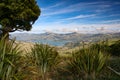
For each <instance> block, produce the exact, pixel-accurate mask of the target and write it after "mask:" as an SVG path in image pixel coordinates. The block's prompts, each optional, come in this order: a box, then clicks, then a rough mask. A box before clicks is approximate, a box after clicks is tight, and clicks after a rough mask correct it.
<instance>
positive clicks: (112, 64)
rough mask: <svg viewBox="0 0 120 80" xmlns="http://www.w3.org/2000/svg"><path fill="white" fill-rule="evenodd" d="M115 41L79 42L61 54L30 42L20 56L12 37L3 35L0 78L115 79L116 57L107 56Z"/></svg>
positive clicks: (0, 54) (8, 79) (117, 60)
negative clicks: (71, 49) (73, 48)
mask: <svg viewBox="0 0 120 80" xmlns="http://www.w3.org/2000/svg"><path fill="white" fill-rule="evenodd" d="M117 43H118V41H116V42H114V43H112V44H108V42H107V43H106V42H99V43H96V44H90V45H88V46H87V47H85V46H84V45H83V48H82V47H80V49H79V50H75V51H74V52H72V53H69V54H66V55H65V56H64V55H61V53H58V52H57V49H56V48H55V47H51V46H49V45H43V44H34V46H32V47H31V49H30V50H27V51H26V54H24V55H23V54H22V51H21V49H20V46H19V45H17V44H16V43H15V40H12V41H11V40H9V41H8V42H5V37H3V38H2V39H1V40H0V80H49V79H51V80H119V79H120V75H119V74H120V72H119V71H120V64H119V63H120V57H119V56H117V55H116V56H112V55H111V56H110V54H111V49H113V48H112V47H111V46H112V45H114V46H116V45H117V46H118V44H117ZM113 50H114V49H113ZM59 54H60V55H59ZM63 54H64V53H63Z"/></svg>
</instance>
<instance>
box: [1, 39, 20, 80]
mask: <svg viewBox="0 0 120 80" xmlns="http://www.w3.org/2000/svg"><path fill="white" fill-rule="evenodd" d="M20 53H21V51H20V50H19V46H18V45H14V41H9V42H7V43H6V42H5V37H3V38H2V39H1V40H0V80H13V79H16V78H17V71H18V67H19V65H18V64H19V60H20Z"/></svg>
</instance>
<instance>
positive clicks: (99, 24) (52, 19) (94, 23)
mask: <svg viewBox="0 0 120 80" xmlns="http://www.w3.org/2000/svg"><path fill="white" fill-rule="evenodd" d="M37 4H38V5H39V7H40V9H41V15H40V17H39V18H38V20H37V21H36V22H35V24H34V25H33V28H32V30H31V31H30V33H41V32H56V33H66V32H79V33H107V32H120V0H37Z"/></svg>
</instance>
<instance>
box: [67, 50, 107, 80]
mask: <svg viewBox="0 0 120 80" xmlns="http://www.w3.org/2000/svg"><path fill="white" fill-rule="evenodd" d="M108 57H109V56H108V55H106V54H103V53H102V52H101V51H100V50H98V49H95V48H94V49H91V48H88V49H82V50H79V51H76V52H73V57H72V58H71V59H70V61H69V62H68V66H69V68H68V69H69V72H71V74H72V75H73V78H75V80H81V79H85V80H95V79H96V78H97V76H99V75H100V73H101V71H102V70H104V68H105V65H106V62H107V60H108Z"/></svg>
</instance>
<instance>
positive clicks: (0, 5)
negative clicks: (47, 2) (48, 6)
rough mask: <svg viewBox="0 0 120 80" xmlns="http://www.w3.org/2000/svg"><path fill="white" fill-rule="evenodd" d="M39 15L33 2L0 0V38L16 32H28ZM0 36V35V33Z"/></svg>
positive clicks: (29, 0) (26, 0)
mask: <svg viewBox="0 0 120 80" xmlns="http://www.w3.org/2000/svg"><path fill="white" fill-rule="evenodd" d="M39 15H40V9H39V7H38V5H37V4H36V1H35V0H0V31H1V32H2V36H4V35H5V34H7V36H6V37H7V38H8V37H9V35H8V34H9V32H14V31H16V30H26V31H29V30H30V29H31V28H32V24H34V22H35V21H36V20H37V18H38V17H39ZM0 34H1V33H0Z"/></svg>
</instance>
